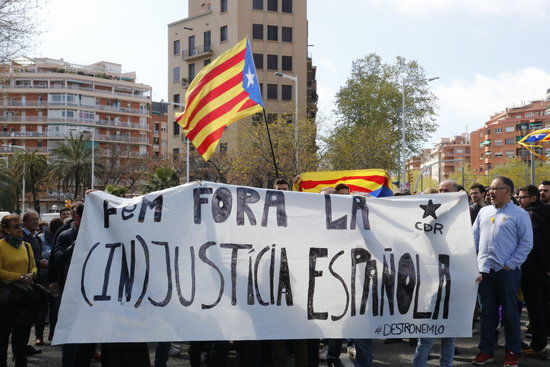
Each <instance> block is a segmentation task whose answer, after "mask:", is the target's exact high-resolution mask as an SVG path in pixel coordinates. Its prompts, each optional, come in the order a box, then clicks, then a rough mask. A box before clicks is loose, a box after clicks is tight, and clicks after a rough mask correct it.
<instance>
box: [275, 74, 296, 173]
mask: <svg viewBox="0 0 550 367" xmlns="http://www.w3.org/2000/svg"><path fill="white" fill-rule="evenodd" d="M275 75H277V76H278V77H281V78H287V79H290V80H292V81H293V82H294V86H295V87H294V142H295V146H296V149H295V151H294V164H295V165H296V171H298V75H296V76H292V75H288V74H284V73H281V72H280V71H277V72H276V73H275Z"/></svg>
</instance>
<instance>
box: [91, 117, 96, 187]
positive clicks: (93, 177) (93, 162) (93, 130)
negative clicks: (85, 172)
mask: <svg viewBox="0 0 550 367" xmlns="http://www.w3.org/2000/svg"><path fill="white" fill-rule="evenodd" d="M94 183H95V127H93V128H92V179H91V186H92V190H93V189H94Z"/></svg>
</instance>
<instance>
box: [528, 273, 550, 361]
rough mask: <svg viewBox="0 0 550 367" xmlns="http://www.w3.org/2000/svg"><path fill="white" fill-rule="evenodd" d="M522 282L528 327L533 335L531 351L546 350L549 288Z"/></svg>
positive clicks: (549, 320)
mask: <svg viewBox="0 0 550 367" xmlns="http://www.w3.org/2000/svg"><path fill="white" fill-rule="evenodd" d="M526 283H527V282H523V285H522V287H523V295H524V296H525V303H526V304H527V313H528V314H529V326H530V327H531V332H532V333H533V339H532V341H531V345H530V347H531V349H533V350H535V351H541V350H544V348H546V344H547V341H546V333H547V331H548V329H549V328H550V312H549V309H550V286H548V285H543V284H532V283H531V284H526Z"/></svg>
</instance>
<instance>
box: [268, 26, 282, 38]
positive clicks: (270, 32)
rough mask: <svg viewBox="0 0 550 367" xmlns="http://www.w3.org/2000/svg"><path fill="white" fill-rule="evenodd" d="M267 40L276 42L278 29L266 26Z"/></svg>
mask: <svg viewBox="0 0 550 367" xmlns="http://www.w3.org/2000/svg"><path fill="white" fill-rule="evenodd" d="M267 39H268V41H278V40H279V34H278V27H277V26H276V25H268V26H267Z"/></svg>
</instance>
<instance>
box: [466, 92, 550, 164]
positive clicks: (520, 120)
mask: <svg viewBox="0 0 550 367" xmlns="http://www.w3.org/2000/svg"><path fill="white" fill-rule="evenodd" d="M548 96H549V97H550V89H549V90H548ZM548 127H550V98H547V99H544V100H538V101H533V102H530V103H527V104H524V105H522V106H519V107H512V108H506V109H505V110H504V111H502V112H499V113H496V114H494V115H493V116H491V118H490V119H489V121H487V122H486V123H485V125H484V126H483V127H482V128H480V129H478V130H476V131H473V132H472V134H471V146H472V150H471V152H472V154H471V167H472V170H473V171H474V172H475V173H480V174H489V172H490V170H491V169H492V168H494V167H496V166H498V165H505V164H506V162H507V161H508V159H510V158H520V159H522V160H524V161H530V160H531V155H530V154H529V152H528V151H527V149H525V148H523V147H522V146H521V145H519V144H517V142H518V141H519V140H521V139H522V138H523V137H524V136H525V135H527V134H529V133H530V132H533V131H535V130H538V129H542V128H548ZM543 149H544V151H543ZM538 151H539V153H542V154H545V155H546V156H549V157H550V147H548V146H547V147H544V148H539V149H538Z"/></svg>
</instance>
